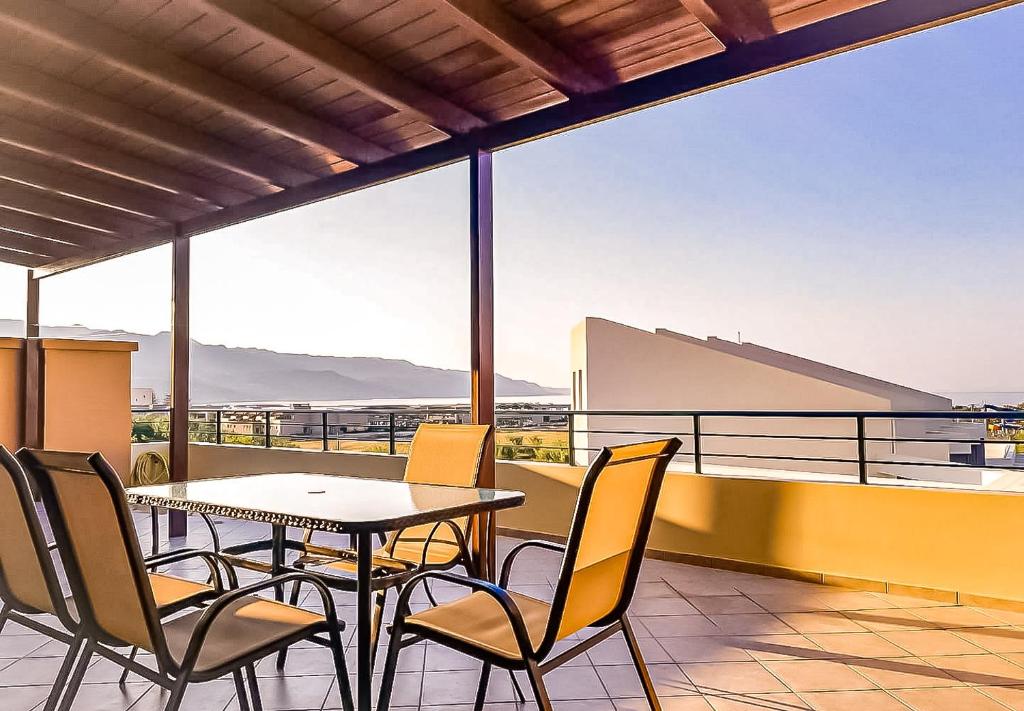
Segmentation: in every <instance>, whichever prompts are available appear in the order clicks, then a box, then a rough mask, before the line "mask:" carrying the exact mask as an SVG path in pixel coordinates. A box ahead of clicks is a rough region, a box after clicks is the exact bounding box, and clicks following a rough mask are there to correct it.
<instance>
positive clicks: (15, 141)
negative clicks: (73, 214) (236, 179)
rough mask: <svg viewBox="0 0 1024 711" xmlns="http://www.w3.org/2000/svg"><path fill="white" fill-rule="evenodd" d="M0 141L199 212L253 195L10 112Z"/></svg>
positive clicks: (0, 127) (1, 121)
mask: <svg viewBox="0 0 1024 711" xmlns="http://www.w3.org/2000/svg"><path fill="white" fill-rule="evenodd" d="M0 143H5V144H7V145H11V146H15V147H17V148H21V149H23V150H27V151H33V152H35V153H39V154H40V155H43V156H46V157H48V158H53V159H56V160H60V161H64V162H67V163H72V164H74V165H77V166H81V167H83V168H88V169H90V170H94V171H96V172H98V173H103V174H105V175H109V176H113V177H116V178H119V179H121V180H124V181H125V182H127V183H129V184H135V185H139V186H143V187H148V188H152V189H153V190H154V191H158V192H157V195H158V196H159V197H160V198H161V199H163V200H165V201H169V202H176V203H180V204H183V205H185V206H187V207H190V208H193V209H196V210H198V211H200V212H203V211H209V210H213V209H216V208H217V207H228V206H230V205H237V204H239V203H242V202H246V201H248V200H251V199H252V198H253V197H254V195H253V194H252V193H247V192H244V191H242V190H237V189H235V188H232V187H230V186H228V185H224V184H223V183H218V182H216V181H213V180H209V179H207V178H202V177H200V176H198V175H191V174H188V173H183V172H181V171H179V170H176V169H174V168H170V167H168V166H164V165H161V164H159V163H154V162H152V161H147V160H143V159H140V158H137V157H135V156H133V155H130V154H128V153H124V152H121V151H117V150H114V149H112V148H110V147H108V146H101V145H98V144H95V143H90V142H88V141H83V140H81V139H79V138H75V137H74V136H69V135H67V134H65V133H58V132H56V131H52V130H50V129H47V128H44V127H42V126H37V125H35V124H31V123H28V122H26V121H22V120H21V119H18V118H15V117H13V116H2V115H0ZM264 192H265V191H264Z"/></svg>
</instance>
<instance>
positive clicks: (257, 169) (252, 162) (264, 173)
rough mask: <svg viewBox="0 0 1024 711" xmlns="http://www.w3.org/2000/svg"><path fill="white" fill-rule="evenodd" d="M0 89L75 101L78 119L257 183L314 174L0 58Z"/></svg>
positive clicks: (284, 182) (50, 102)
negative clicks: (189, 157)
mask: <svg viewBox="0 0 1024 711" xmlns="http://www.w3.org/2000/svg"><path fill="white" fill-rule="evenodd" d="M0 91H2V92H4V93H8V94H11V95H13V96H17V97H19V98H22V99H24V100H26V101H28V102H30V103H34V104H40V105H42V106H46V107H49V108H52V109H55V110H61V109H62V108H65V107H67V106H74V107H75V111H76V118H79V119H81V120H84V121H88V122H89V123H92V124H95V125H97V126H102V127H104V128H109V129H112V130H114V131H117V132H119V133H124V134H127V135H129V136H134V137H136V138H140V139H142V140H144V141H148V142H152V143H154V144H158V145H160V146H162V147H163V148H165V149H166V150H169V151H174V152H176V153H181V154H185V155H189V156H192V157H194V158H198V159H199V160H201V161H203V162H206V163H210V164H212V165H216V166H219V167H221V168H224V169H225V170H230V171H232V172H235V173H238V174H239V175H244V176H246V177H248V178H251V179H252V180H255V181H257V182H259V183H264V184H271V185H278V186H280V187H294V186H296V185H301V184H303V183H307V182H309V181H310V180H311V179H312V178H313V176H311V175H310V174H309V173H306V172H304V171H300V170H297V169H295V168H292V167H291V166H287V165H284V164H282V163H279V162H277V161H271V160H267V159H265V158H263V157H262V156H257V155H253V154H252V151H251V150H249V149H247V148H245V147H243V146H235V145H232V144H230V143H226V142H224V141H221V140H220V139H217V138H214V137H212V136H210V135H207V134H205V133H202V132H200V131H197V130H195V129H193V128H191V127H189V126H185V125H183V124H178V123H175V122H172V121H169V120H167V119H163V118H160V117H158V116H155V115H153V114H150V113H147V112H145V111H142V110H140V109H135V108H133V107H131V106H128V105H126V104H123V103H121V102H118V101H114V100H113V99H109V98H107V97H105V96H102V95H99V94H95V93H93V92H90V91H86V90H84V89H81V88H79V87H77V86H75V85H73V84H68V83H67V82H64V81H61V80H60V79H55V78H53V77H51V76H47V75H46V74H43V73H41V72H37V71H35V70H33V69H30V68H28V67H23V66H20V65H17V64H12V63H10V62H4V61H0Z"/></svg>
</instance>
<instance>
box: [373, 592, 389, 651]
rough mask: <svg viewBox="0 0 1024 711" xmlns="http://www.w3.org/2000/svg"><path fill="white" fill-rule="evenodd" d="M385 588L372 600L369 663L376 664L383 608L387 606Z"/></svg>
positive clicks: (382, 621)
mask: <svg viewBox="0 0 1024 711" xmlns="http://www.w3.org/2000/svg"><path fill="white" fill-rule="evenodd" d="M387 600H388V591H387V588H385V589H383V590H378V591H377V594H376V595H374V598H373V629H372V630H370V644H371V647H370V662H371V664H373V665H374V666H376V663H377V646H378V645H379V643H380V628H381V626H382V625H383V624H384V606H385V605H386V604H387Z"/></svg>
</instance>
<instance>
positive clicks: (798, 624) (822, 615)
mask: <svg viewBox="0 0 1024 711" xmlns="http://www.w3.org/2000/svg"><path fill="white" fill-rule="evenodd" d="M777 617H778V618H779V619H780V620H782V621H783V622H785V623H786V624H787V625H789V626H790V627H792V628H793V629H794V630H796V631H797V632H800V633H802V634H813V633H816V632H863V631H864V627H862V626H861V625H859V624H858V623H856V622H854V621H853V620H850V619H849V618H847V617H845V616H844V615H843V614H842V613H840V612H780V613H779V614H778V615H777Z"/></svg>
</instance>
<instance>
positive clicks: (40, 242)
mask: <svg viewBox="0 0 1024 711" xmlns="http://www.w3.org/2000/svg"><path fill="white" fill-rule="evenodd" d="M0 247H8V248H11V249H18V250H24V251H27V252H33V253H34V254H39V255H42V256H44V257H49V258H50V259H51V260H52V259H62V258H64V257H73V256H75V255H77V254H80V253H81V251H82V250H80V249H78V248H77V247H74V246H73V245H68V244H63V243H62V242H54V241H53V240H47V239H42V238H40V237H30V236H28V235H25V234H22V233H21V232H11V231H10V230H6V229H4V228H3V227H0Z"/></svg>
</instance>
